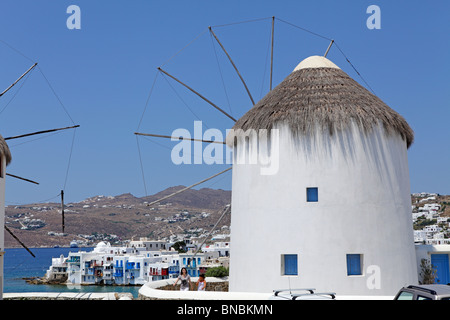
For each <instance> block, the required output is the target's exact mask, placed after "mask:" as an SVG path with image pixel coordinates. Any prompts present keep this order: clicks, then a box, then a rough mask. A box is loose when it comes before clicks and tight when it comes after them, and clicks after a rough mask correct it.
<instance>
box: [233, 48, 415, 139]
mask: <svg viewBox="0 0 450 320" xmlns="http://www.w3.org/2000/svg"><path fill="white" fill-rule="evenodd" d="M352 120H353V121H354V122H355V123H356V124H357V125H358V126H359V128H360V129H362V130H364V131H365V132H367V131H370V130H371V129H372V128H373V126H375V125H377V124H378V123H380V122H381V123H382V124H383V126H384V128H385V130H386V133H387V134H394V133H396V134H399V135H400V136H401V137H402V138H403V139H404V140H405V142H406V144H407V147H408V148H409V146H410V145H411V143H412V142H413V139H414V133H413V130H412V129H411V128H410V127H409V125H408V123H407V122H406V120H405V119H404V118H403V117H402V116H401V115H399V114H398V113H397V112H395V111H394V110H392V109H391V108H390V107H388V106H387V105H386V104H385V103H384V102H383V101H381V99H379V98H378V97H377V96H375V95H374V94H372V93H371V92H369V91H368V90H367V89H366V88H364V87H363V86H361V85H360V84H359V83H357V82H356V81H355V80H353V79H352V78H350V77H349V76H348V75H347V74H346V73H345V72H344V71H342V70H341V69H340V68H339V67H337V66H336V65H335V64H334V63H332V62H331V61H330V60H328V59H327V58H325V57H321V56H312V57H309V58H307V59H305V60H303V61H302V62H301V63H300V64H299V65H298V66H297V67H296V68H295V69H294V71H293V72H292V73H291V74H290V75H289V76H288V77H287V78H286V79H284V80H283V81H282V82H281V83H280V84H279V85H278V86H277V87H275V88H274V89H273V90H272V91H270V92H269V93H268V94H267V95H266V96H265V97H264V98H263V99H261V100H260V101H259V102H258V103H257V104H256V105H255V106H254V107H253V108H251V109H250V110H249V111H248V112H247V113H246V114H245V115H244V116H243V117H242V118H240V119H239V120H238V121H237V122H236V123H235V125H234V127H233V129H235V130H236V129H242V130H244V131H246V130H248V129H255V130H259V129H267V130H270V129H272V128H273V127H274V125H275V124H278V123H280V122H281V123H286V124H288V125H289V127H290V128H291V130H292V132H293V133H295V134H308V133H313V132H314V129H315V128H316V126H317V125H318V126H320V127H321V128H322V129H323V130H328V131H329V132H330V134H333V132H335V130H345V129H346V128H347V127H348V126H349V125H350V124H351V122H352ZM230 142H231V141H230Z"/></svg>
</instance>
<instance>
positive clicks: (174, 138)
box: [134, 132, 226, 144]
mask: <svg viewBox="0 0 450 320" xmlns="http://www.w3.org/2000/svg"><path fill="white" fill-rule="evenodd" d="M134 134H135V135H138V136H148V137H157V138H167V139H172V140H190V141H200V142H206V143H218V144H226V142H224V141H212V140H203V139H192V138H186V137H174V136H166V135H162V134H154V133H141V132H135V133H134Z"/></svg>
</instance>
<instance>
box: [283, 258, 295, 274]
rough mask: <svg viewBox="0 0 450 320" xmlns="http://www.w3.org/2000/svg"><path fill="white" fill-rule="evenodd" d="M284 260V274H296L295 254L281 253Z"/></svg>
mask: <svg viewBox="0 0 450 320" xmlns="http://www.w3.org/2000/svg"><path fill="white" fill-rule="evenodd" d="M283 260H284V261H283V262H284V275H285V276H296V275H298V266H297V255H296V254H285V255H283Z"/></svg>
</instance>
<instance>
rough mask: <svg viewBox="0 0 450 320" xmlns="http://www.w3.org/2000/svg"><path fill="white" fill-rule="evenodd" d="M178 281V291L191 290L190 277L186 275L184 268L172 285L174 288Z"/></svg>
mask: <svg viewBox="0 0 450 320" xmlns="http://www.w3.org/2000/svg"><path fill="white" fill-rule="evenodd" d="M178 280H181V283H180V291H189V289H190V288H191V277H190V276H189V275H188V273H187V270H186V268H185V267H183V268H181V273H180V275H179V276H178V278H177V280H176V281H175V283H174V284H173V286H174V287H175V286H176V284H177V283H178Z"/></svg>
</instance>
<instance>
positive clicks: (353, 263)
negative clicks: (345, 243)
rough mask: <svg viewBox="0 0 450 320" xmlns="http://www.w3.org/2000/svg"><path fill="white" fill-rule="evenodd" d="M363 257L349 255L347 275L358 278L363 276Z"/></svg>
mask: <svg viewBox="0 0 450 320" xmlns="http://www.w3.org/2000/svg"><path fill="white" fill-rule="evenodd" d="M361 274H362V273H361V255H360V254H348V255H347V275H348V276H356V275H361Z"/></svg>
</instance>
